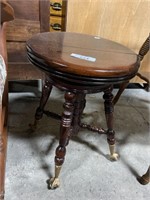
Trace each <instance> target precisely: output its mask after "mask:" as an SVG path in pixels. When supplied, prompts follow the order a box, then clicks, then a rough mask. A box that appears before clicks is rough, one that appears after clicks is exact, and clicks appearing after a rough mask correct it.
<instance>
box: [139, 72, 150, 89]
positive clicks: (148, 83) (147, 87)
mask: <svg viewBox="0 0 150 200" xmlns="http://www.w3.org/2000/svg"><path fill="white" fill-rule="evenodd" d="M137 76H138V77H139V78H141V79H142V80H144V81H145V82H146V83H147V85H146V87H144V89H145V90H146V91H147V92H148V91H149V87H150V81H149V79H148V78H146V77H145V76H143V75H142V74H140V73H137Z"/></svg>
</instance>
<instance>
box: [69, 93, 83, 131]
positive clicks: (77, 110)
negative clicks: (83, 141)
mask: <svg viewBox="0 0 150 200" xmlns="http://www.w3.org/2000/svg"><path fill="white" fill-rule="evenodd" d="M85 104H86V100H85V94H84V93H79V94H77V96H76V100H75V102H74V113H73V121H72V127H73V134H74V135H76V134H77V133H78V132H79V129H80V125H81V116H82V113H83V110H84V108H85Z"/></svg>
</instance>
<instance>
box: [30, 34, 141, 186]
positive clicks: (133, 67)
mask: <svg viewBox="0 0 150 200" xmlns="http://www.w3.org/2000/svg"><path fill="white" fill-rule="evenodd" d="M27 55H28V58H29V60H30V61H31V62H32V63H33V64H34V65H36V66H37V67H38V68H39V69H41V70H43V71H44V73H45V75H46V79H45V84H44V87H43V90H42V97H41V101H40V105H39V107H38V108H37V110H36V114H35V122H34V124H33V125H32V128H34V127H35V126H36V124H37V121H38V120H39V119H41V118H42V116H43V114H46V115H48V116H52V117H54V118H57V119H59V120H61V123H60V139H59V145H58V147H57V149H56V156H55V177H54V178H52V179H50V181H49V186H50V188H52V189H53V188H56V187H58V186H59V179H58V176H59V173H60V170H61V166H62V164H63V162H64V159H65V154H66V146H67V145H68V143H69V139H70V137H71V136H72V135H73V134H77V133H78V131H79V128H81V127H82V128H87V129H88V130H91V131H96V132H98V133H99V134H106V135H107V141H108V143H109V148H110V158H111V159H113V160H117V158H118V155H117V154H116V153H115V131H114V130H113V102H112V100H113V95H112V88H113V87H112V86H113V84H115V83H121V82H124V81H127V80H130V79H131V78H132V77H133V76H135V75H136V73H137V71H138V67H139V59H138V56H137V55H136V54H135V53H134V52H133V51H131V50H130V49H128V48H126V47H124V46H123V45H121V44H118V43H116V42H113V41H110V40H107V39H103V38H100V37H96V36H90V35H85V34H78V33H63V32H59V33H56V32H54V33H40V34H37V35H35V36H33V37H32V38H31V39H30V40H29V41H28V42H27ZM53 86H56V87H57V88H59V89H62V90H63V91H65V95H64V99H65V103H64V105H63V107H64V111H63V113H62V115H58V114H56V113H52V112H49V111H45V110H44V107H45V105H46V102H47V100H48V98H49V95H50V93H51V90H52V87H53ZM95 92H104V95H103V98H104V107H105V116H106V123H107V130H105V129H102V128H97V127H95V126H91V125H88V124H85V123H82V122H81V116H82V113H83V110H84V107H85V104H86V100H85V96H86V94H87V93H95Z"/></svg>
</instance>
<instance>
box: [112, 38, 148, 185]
mask: <svg viewBox="0 0 150 200" xmlns="http://www.w3.org/2000/svg"><path fill="white" fill-rule="evenodd" d="M149 49H150V36H148V38H147V39H146V40H145V42H144V43H143V45H142V46H141V48H140V50H139V53H138V56H139V58H140V62H141V61H142V60H143V58H144V56H145V55H146V54H147V53H148V51H149ZM136 75H137V76H138V77H140V78H141V79H143V80H144V81H146V82H147V87H146V88H145V89H146V90H147V91H148V90H149V86H150V81H149V79H147V78H146V77H144V76H142V74H140V73H139V72H138V73H137V74H136ZM128 84H129V81H127V82H124V83H122V84H121V85H120V88H119V90H118V92H117V94H116V96H115V97H114V99H113V103H114V105H115V104H116V103H117V102H118V100H119V98H120V96H121V94H122V93H123V91H124V90H125V88H126V87H127V85H128ZM137 179H138V181H139V183H141V184H142V185H146V184H148V183H149V182H150V167H149V168H148V170H147V172H146V173H145V174H144V175H143V176H141V177H138V178H137Z"/></svg>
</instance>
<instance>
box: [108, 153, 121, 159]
mask: <svg viewBox="0 0 150 200" xmlns="http://www.w3.org/2000/svg"><path fill="white" fill-rule="evenodd" d="M118 158H119V155H118V154H117V153H113V154H111V155H110V156H109V159H110V160H112V161H117V160H118Z"/></svg>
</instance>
